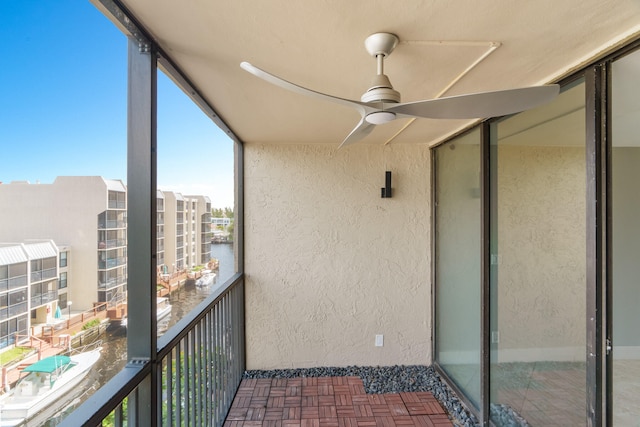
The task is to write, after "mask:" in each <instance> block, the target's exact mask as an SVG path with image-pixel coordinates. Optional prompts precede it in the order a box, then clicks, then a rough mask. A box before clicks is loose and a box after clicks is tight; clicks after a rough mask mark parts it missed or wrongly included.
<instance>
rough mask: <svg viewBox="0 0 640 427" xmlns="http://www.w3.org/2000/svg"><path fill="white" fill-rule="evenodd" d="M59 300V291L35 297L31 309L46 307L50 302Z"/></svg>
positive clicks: (32, 298) (32, 299)
mask: <svg viewBox="0 0 640 427" xmlns="http://www.w3.org/2000/svg"><path fill="white" fill-rule="evenodd" d="M57 299H58V291H49V292H45V293H42V294H39V295H34V296H32V297H31V308H35V307H38V306H41V305H44V304H46V303H48V302H51V301H55V300H57Z"/></svg>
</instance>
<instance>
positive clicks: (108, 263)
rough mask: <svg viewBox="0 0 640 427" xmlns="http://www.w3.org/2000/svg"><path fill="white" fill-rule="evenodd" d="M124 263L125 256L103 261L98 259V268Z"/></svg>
mask: <svg viewBox="0 0 640 427" xmlns="http://www.w3.org/2000/svg"><path fill="white" fill-rule="evenodd" d="M126 263H127V257H118V258H110V259H107V260H105V261H102V260H101V261H98V268H99V269H100V270H105V269H107V268H115V267H118V266H120V265H125V264H126Z"/></svg>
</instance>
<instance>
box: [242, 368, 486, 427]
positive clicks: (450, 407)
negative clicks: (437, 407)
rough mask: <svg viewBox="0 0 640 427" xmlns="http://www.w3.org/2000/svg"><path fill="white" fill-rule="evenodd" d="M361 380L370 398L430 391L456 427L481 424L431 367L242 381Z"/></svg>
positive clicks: (257, 374)
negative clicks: (279, 379)
mask: <svg viewBox="0 0 640 427" xmlns="http://www.w3.org/2000/svg"><path fill="white" fill-rule="evenodd" d="M349 376H354V377H360V378H362V383H363V384H364V388H365V391H366V392H367V393H369V394H382V393H401V392H417V391H428V392H430V393H432V394H433V395H434V397H435V398H436V399H438V401H439V402H440V404H441V405H442V406H443V407H444V408H445V410H446V411H447V413H448V414H449V415H450V416H451V418H452V419H453V422H454V424H455V425H457V426H463V427H475V426H478V425H479V423H478V421H477V420H476V418H475V416H474V415H473V414H471V413H470V412H469V411H468V410H467V409H466V408H465V407H464V406H463V405H462V403H461V402H460V400H459V399H458V398H457V397H456V395H455V394H454V393H453V391H452V390H451V389H450V388H449V387H448V386H447V385H446V384H445V383H444V381H442V379H441V378H440V376H439V375H438V374H437V373H436V371H435V369H433V367H431V366H383V367H378V366H376V367H366V366H365V367H362V366H348V367H345V368H331V367H329V368H303V369H274V370H268V371H258V370H255V371H246V372H245V373H244V376H243V378H246V379H248V378H297V377H349Z"/></svg>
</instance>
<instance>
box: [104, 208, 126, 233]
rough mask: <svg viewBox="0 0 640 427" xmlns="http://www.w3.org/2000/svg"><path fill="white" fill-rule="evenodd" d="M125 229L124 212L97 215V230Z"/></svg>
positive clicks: (110, 211)
mask: <svg viewBox="0 0 640 427" xmlns="http://www.w3.org/2000/svg"><path fill="white" fill-rule="evenodd" d="M117 228H127V214H126V211H119V210H108V211H104V212H102V213H101V214H100V215H98V230H109V229H117Z"/></svg>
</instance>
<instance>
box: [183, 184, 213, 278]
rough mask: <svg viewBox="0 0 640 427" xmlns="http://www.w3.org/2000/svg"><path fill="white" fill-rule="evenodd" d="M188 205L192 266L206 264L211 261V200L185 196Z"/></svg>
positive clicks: (189, 250) (190, 259)
mask: <svg viewBox="0 0 640 427" xmlns="http://www.w3.org/2000/svg"><path fill="white" fill-rule="evenodd" d="M185 197H186V199H187V200H188V203H187V218H188V221H187V222H188V224H187V230H188V233H190V238H189V239H188V245H189V248H188V253H189V254H190V256H189V261H190V264H189V265H191V266H194V265H199V264H206V263H207V262H209V260H210V259H211V238H212V237H213V234H212V231H211V199H209V198H208V197H206V196H197V195H190V196H185Z"/></svg>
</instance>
